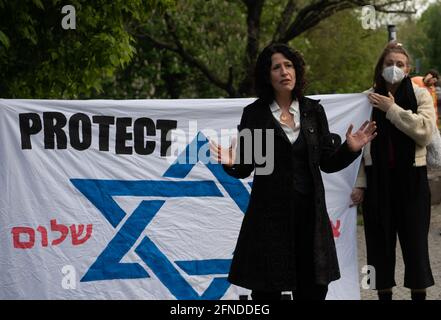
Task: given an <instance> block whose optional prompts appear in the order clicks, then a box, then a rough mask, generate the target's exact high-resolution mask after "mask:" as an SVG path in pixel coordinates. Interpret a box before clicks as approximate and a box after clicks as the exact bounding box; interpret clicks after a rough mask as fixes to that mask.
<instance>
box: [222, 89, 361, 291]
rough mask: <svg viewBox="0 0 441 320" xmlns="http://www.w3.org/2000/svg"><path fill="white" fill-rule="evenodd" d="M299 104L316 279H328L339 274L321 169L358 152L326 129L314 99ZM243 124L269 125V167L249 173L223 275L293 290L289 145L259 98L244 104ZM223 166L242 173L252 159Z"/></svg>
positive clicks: (253, 285) (257, 286) (341, 164)
mask: <svg viewBox="0 0 441 320" xmlns="http://www.w3.org/2000/svg"><path fill="white" fill-rule="evenodd" d="M299 108H300V125H301V132H302V134H303V135H304V138H305V141H306V144H307V150H308V162H309V168H310V172H311V175H310V176H312V179H313V186H314V191H313V196H312V199H313V201H314V204H313V206H312V207H313V208H314V209H313V210H312V214H314V227H313V230H314V232H313V245H312V246H313V251H314V252H313V268H314V275H315V282H316V284H322V285H328V284H329V283H330V282H331V281H334V280H337V279H338V278H340V271H339V267H338V261H337V253H336V249H335V243H334V238H333V232H332V227H331V223H330V220H329V216H328V213H327V209H326V204H325V190H324V186H323V181H322V177H321V173H320V170H322V171H324V172H327V173H331V172H336V171H339V170H341V169H343V168H345V167H347V166H348V165H349V164H351V163H352V162H353V161H354V160H355V159H356V158H357V157H358V156H359V155H360V154H361V152H351V151H350V150H349V149H348V146H347V144H346V142H345V143H343V144H341V140H340V139H338V138H336V137H335V135H332V134H331V133H330V132H329V128H328V121H327V118H326V114H325V112H324V109H323V107H322V106H321V105H320V104H319V101H316V100H312V99H309V98H306V97H305V98H302V99H301V100H300V101H299ZM244 128H248V129H250V130H251V131H253V129H273V130H274V170H273V172H272V173H271V174H269V175H255V176H254V180H253V187H252V192H251V196H250V201H249V204H248V208H247V211H246V213H245V216H244V219H243V222H242V226H241V230H240V233H239V238H238V241H237V245H236V249H235V251H234V256H233V261H232V265H231V269H230V274H229V277H228V280H229V281H230V282H231V283H233V284H236V285H238V286H241V287H245V288H249V289H253V290H281V291H284V290H294V289H295V287H296V276H295V274H296V267H295V263H294V261H295V253H294V252H293V250H291V249H290V248H292V246H291V247H290V246H287V245H286V242H290V241H291V239H293V238H294V235H293V234H292V231H293V228H289V227H287V226H286V225H287V224H288V223H289V221H290V220H289V219H291V218H290V217H291V216H292V211H293V208H294V204H293V203H292V202H293V201H292V199H293V196H292V195H293V193H294V192H295V189H294V181H293V166H292V165H291V163H292V162H293V160H292V154H293V153H292V145H291V143H290V141H289V139H288V137H287V136H286V134H285V133H284V131H283V129H282V128H281V126H280V124H279V123H278V122H277V120H275V119H274V117H273V115H272V112H271V110H270V107H269V105H268V104H266V103H263V102H262V101H261V100H260V99H259V100H256V101H255V102H253V103H252V104H250V105H248V106H246V107H245V108H244V110H243V114H242V118H241V122H240V125H239V130H242V129H244ZM223 167H224V170H225V171H226V172H227V173H228V174H229V175H231V176H233V177H236V178H246V177H248V176H249V175H250V174H251V173H252V172H253V171H254V169H255V167H256V165H255V164H254V161H253V164H235V165H234V166H233V167H231V168H229V167H226V166H223ZM348 197H349V195H348ZM269 223H270V224H271V227H272V228H273V230H274V229H275V230H277V236H276V237H275V236H274V235H275V234H276V233H273V232H271V233H269V232H266V231H265V230H268V228H266V226H267V225H268V224H269ZM275 242H276V243H275ZM281 248H288V249H283V250H282V249H281ZM279 249H280V250H279ZM299 276H301V275H299Z"/></svg>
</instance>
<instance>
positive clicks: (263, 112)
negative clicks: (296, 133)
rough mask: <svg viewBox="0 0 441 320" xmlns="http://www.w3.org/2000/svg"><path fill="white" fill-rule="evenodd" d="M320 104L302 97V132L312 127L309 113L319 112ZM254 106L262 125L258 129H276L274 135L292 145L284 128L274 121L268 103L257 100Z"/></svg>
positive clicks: (300, 107) (300, 101)
mask: <svg viewBox="0 0 441 320" xmlns="http://www.w3.org/2000/svg"><path fill="white" fill-rule="evenodd" d="M319 103H320V100H314V99H311V98H308V97H302V98H300V99H299V110H300V124H301V130H304V129H305V128H308V127H310V125H309V121H310V120H309V119H311V117H309V113H311V112H315V111H316V110H318V106H319ZM253 105H254V106H255V107H256V109H258V110H255V111H258V112H257V113H258V114H255V116H256V118H255V120H256V121H257V122H259V123H260V125H258V127H263V128H266V129H274V134H275V135H276V136H279V137H281V138H283V139H284V140H286V141H287V142H288V143H290V144H291V142H290V141H289V139H288V137H287V136H286V134H285V132H284V131H283V128H282V127H281V126H280V124H279V123H278V121H277V120H276V119H274V117H273V114H272V112H271V109H270V104H269V103H266V102H265V101H263V100H261V99H257V100H256V101H255V102H254V103H252V106H253ZM250 107H251V106H250ZM253 113H254V112H253ZM257 119H259V120H260V121H262V122H260V121H258V120H257Z"/></svg>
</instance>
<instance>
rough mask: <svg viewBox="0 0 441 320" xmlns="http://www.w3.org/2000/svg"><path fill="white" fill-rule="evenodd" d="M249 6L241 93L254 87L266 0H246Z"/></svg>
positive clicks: (247, 91) (240, 86)
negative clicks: (261, 18)
mask: <svg viewBox="0 0 441 320" xmlns="http://www.w3.org/2000/svg"><path fill="white" fill-rule="evenodd" d="M244 3H245V5H246V7H247V31H248V32H247V47H246V53H245V62H244V63H245V72H246V74H245V77H244V80H243V81H242V82H241V84H240V85H239V93H241V94H243V93H249V92H250V91H252V88H253V82H252V81H253V78H254V77H253V75H254V62H255V61H256V59H257V55H258V53H259V52H258V51H259V36H260V17H261V15H262V8H263V4H264V3H265V0H244Z"/></svg>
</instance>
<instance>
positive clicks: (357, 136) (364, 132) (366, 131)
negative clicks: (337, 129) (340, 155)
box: [346, 121, 377, 152]
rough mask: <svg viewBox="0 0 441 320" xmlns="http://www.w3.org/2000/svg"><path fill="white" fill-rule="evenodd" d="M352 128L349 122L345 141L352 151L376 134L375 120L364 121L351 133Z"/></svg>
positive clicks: (358, 149)
mask: <svg viewBox="0 0 441 320" xmlns="http://www.w3.org/2000/svg"><path fill="white" fill-rule="evenodd" d="M353 128H354V126H353V125H352V124H351V125H350V126H349V128H348V131H347V132H346V143H347V144H348V147H349V149H350V150H351V151H352V152H358V151H360V150H361V148H363V147H364V146H365V145H366V144H367V143H368V142H371V141H372V140H373V139H374V138H375V137H376V136H377V133H376V132H375V130H376V129H377V126H376V125H375V121H366V122H365V123H363V125H362V126H361V127H360V129H358V131H357V132H355V133H352V129H353Z"/></svg>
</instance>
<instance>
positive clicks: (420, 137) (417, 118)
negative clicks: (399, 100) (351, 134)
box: [355, 84, 436, 188]
mask: <svg viewBox="0 0 441 320" xmlns="http://www.w3.org/2000/svg"><path fill="white" fill-rule="evenodd" d="M413 90H414V91H415V97H416V100H417V104H418V108H417V112H416V113H413V112H412V110H404V109H403V108H401V107H400V106H399V105H397V104H396V103H395V104H394V105H392V107H391V108H390V109H389V110H388V111H387V112H386V118H387V119H388V120H389V121H390V122H391V123H392V124H393V125H394V126H395V127H396V128H397V129H399V130H400V131H402V132H404V133H405V134H406V135H407V136H409V137H410V138H412V139H413V141H415V162H414V163H413V165H414V166H415V167H422V166H425V165H426V146H427V145H428V144H429V143H430V140H431V138H432V133H433V130H434V128H435V126H436V114H435V107H434V106H433V100H432V97H431V96H430V93H429V92H428V91H427V90H426V89H424V88H420V87H418V86H416V85H414V84H413ZM370 92H374V90H373V89H369V90H367V91H365V93H366V94H368V93H370ZM371 165H372V157H371V143H368V144H367V145H366V146H365V147H364V149H363V158H362V161H361V164H360V169H359V171H358V176H357V181H356V183H355V187H357V188H366V174H365V170H364V167H365V166H371Z"/></svg>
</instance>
